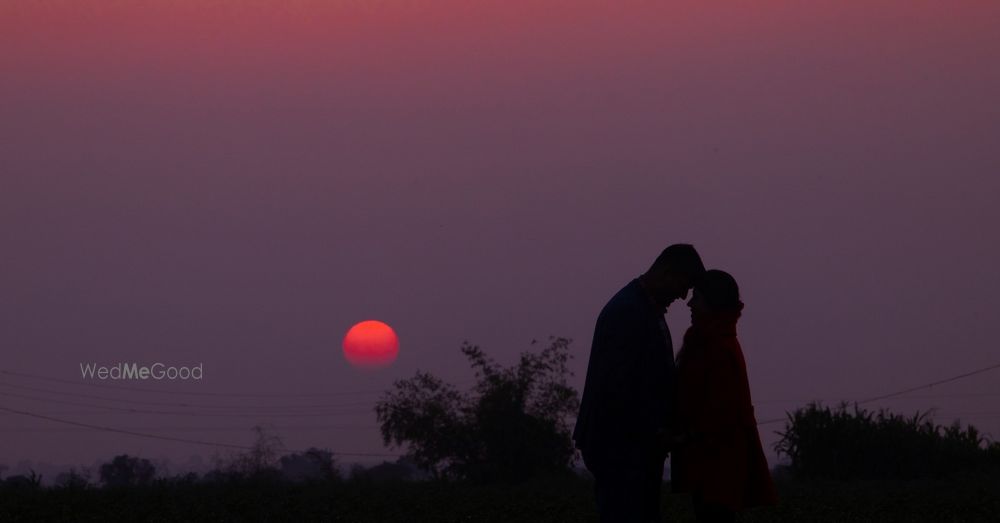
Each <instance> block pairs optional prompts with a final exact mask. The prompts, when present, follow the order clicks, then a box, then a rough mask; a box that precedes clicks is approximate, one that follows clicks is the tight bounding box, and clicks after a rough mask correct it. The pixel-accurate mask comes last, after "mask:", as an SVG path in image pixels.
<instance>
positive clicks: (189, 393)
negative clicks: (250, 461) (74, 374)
mask: <svg viewBox="0 0 1000 523" xmlns="http://www.w3.org/2000/svg"><path fill="white" fill-rule="evenodd" d="M0 374H4V375H7V376H18V377H21V378H30V379H36V380H45V381H51V382H55V383H65V384H69V385H76V386H80V385H83V386H85V387H94V388H100V389H117V390H127V391H133V392H149V393H155V394H172V395H173V394H177V395H184V396H213V397H232V398H305V397H323V396H351V395H361V394H379V393H382V392H385V389H367V390H354V391H341V392H313V393H271V394H260V393H257V394H254V393H238V392H207V391H185V390H157V389H147V388H143V387H130V386H126V385H111V384H108V383H86V382H80V381H73V380H65V379H60V378H50V377H48V376H39V375H37V374H28V373H26V372H14V371H10V370H0Z"/></svg>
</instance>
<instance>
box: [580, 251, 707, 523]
mask: <svg viewBox="0 0 1000 523" xmlns="http://www.w3.org/2000/svg"><path fill="white" fill-rule="evenodd" d="M704 272H705V266H704V265H703V264H702V262H701V257H699V256H698V253H697V251H695V249H694V247H692V246H691V245H687V244H676V245H671V246H669V247H667V248H666V249H664V250H663V252H662V253H661V254H660V255H659V256H658V257H657V258H656V261H654V262H653V266H652V267H650V268H649V270H648V271H646V273H645V274H643V275H641V276H639V277H638V278H636V279H634V280H632V281H631V282H629V284H628V285H626V286H625V287H624V288H622V289H621V290H620V291H618V293H617V294H615V295H614V297H612V298H611V300H610V301H609V302H608V303H607V305H605V306H604V309H602V310H601V314H600V315H599V316H598V317H597V326H596V327H595V329H594V341H593V344H592V346H591V348H590V361H589V363H588V365H587V380H586V383H585V385H584V387H583V398H582V399H581V401H580V414H579V416H578V417H577V421H576V427H575V428H574V430H573V439H574V440H575V441H576V447H577V448H578V449H580V453H581V454H582V456H583V462H584V464H585V465H586V467H587V470H589V471H590V472H591V473H592V474H593V475H594V481H595V493H596V496H597V507H598V511H599V512H600V515H601V522H602V523H608V522H615V523H631V522H642V523H646V522H649V521H658V520H659V519H660V489H661V482H662V478H663V462H664V460H665V459H666V457H667V452H668V451H669V446H668V441H669V440H670V430H671V427H672V426H673V421H674V412H675V380H674V351H673V343H672V341H671V339H670V331H669V330H668V329H667V323H666V321H665V320H664V318H663V315H664V314H665V313H666V308H667V306H668V305H670V303H671V302H673V301H674V300H677V299H681V300H684V299H686V298H687V293H688V290H689V289H690V288H691V287H692V285H693V284H694V280H695V279H696V278H698V277H699V276H700V275H701V274H702V273H704Z"/></svg>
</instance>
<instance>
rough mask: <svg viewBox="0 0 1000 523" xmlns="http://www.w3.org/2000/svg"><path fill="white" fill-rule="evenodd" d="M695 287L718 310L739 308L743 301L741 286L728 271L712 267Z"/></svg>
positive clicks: (699, 279)
mask: <svg viewBox="0 0 1000 523" xmlns="http://www.w3.org/2000/svg"><path fill="white" fill-rule="evenodd" d="M694 289H695V290H696V291H698V293H699V294H701V296H702V297H703V298H704V299H705V301H706V302H708V305H709V306H710V307H711V308H713V309H716V310H720V311H726V310H734V309H736V310H738V309H741V308H742V306H743V303H742V302H741V301H740V288H739V286H737V285H736V280H735V279H734V278H733V277H732V276H731V275H730V274H729V273H728V272H726V271H720V270H718V269H712V270H710V271H705V272H704V273H703V274H702V275H701V277H700V278H698V281H696V282H695V284H694Z"/></svg>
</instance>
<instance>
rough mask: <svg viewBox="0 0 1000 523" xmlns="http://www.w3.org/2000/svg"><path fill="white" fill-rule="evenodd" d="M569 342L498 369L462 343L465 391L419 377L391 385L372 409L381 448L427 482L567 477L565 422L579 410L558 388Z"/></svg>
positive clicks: (570, 392)
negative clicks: (471, 378) (402, 456)
mask: <svg viewBox="0 0 1000 523" xmlns="http://www.w3.org/2000/svg"><path fill="white" fill-rule="evenodd" d="M534 343H535V342H532V344H533V345H534ZM569 344H570V340H569V339H566V338H550V344H549V345H548V346H547V347H545V348H544V349H543V350H541V351H540V352H537V353H534V352H524V353H522V354H521V356H520V358H519V360H518V362H517V363H516V364H515V365H513V366H511V367H502V366H500V365H498V364H497V363H496V362H495V361H493V360H492V359H490V358H489V357H487V356H486V354H485V353H484V352H483V351H482V350H481V349H480V348H479V347H478V346H475V345H471V344H469V343H468V342H466V343H464V344H463V345H462V347H461V351H462V353H463V354H465V356H466V358H467V359H468V360H469V364H470V366H471V367H472V369H473V371H474V372H475V375H476V385H475V387H474V388H473V390H472V391H471V392H469V393H466V394H463V393H460V392H459V391H458V390H457V389H456V388H455V387H453V386H452V385H450V384H448V383H446V382H444V381H442V380H441V379H439V378H437V377H435V376H433V375H431V374H429V373H426V372H417V374H416V375H415V376H414V377H413V378H410V379H406V380H400V381H397V382H396V383H395V385H394V389H393V390H390V391H388V392H387V393H386V394H385V395H384V396H383V398H382V399H381V400H380V401H379V402H378V403H377V405H376V407H375V412H376V414H377V416H378V421H379V423H380V424H381V427H380V428H381V432H382V438H383V440H384V442H385V443H386V444H392V445H394V446H404V445H405V446H407V447H408V449H409V457H410V458H412V459H413V461H414V463H416V464H417V466H419V467H420V468H422V469H424V470H426V471H427V472H429V473H430V474H431V475H432V477H435V478H464V479H470V480H473V481H477V482H516V481H520V480H524V479H527V478H529V477H533V476H537V475H540V474H545V473H553V472H564V471H567V470H568V469H569V466H570V464H571V462H572V460H573V457H574V454H575V451H574V449H573V443H572V440H571V436H570V428H569V425H568V419H569V418H570V417H571V416H573V415H574V414H575V413H576V410H577V407H578V405H579V399H578V395H577V392H576V390H574V389H573V388H572V387H570V386H569V385H567V384H566V378H567V377H568V376H570V375H571V373H570V372H569V370H568V368H567V366H566V363H567V361H568V360H569V357H570V356H569Z"/></svg>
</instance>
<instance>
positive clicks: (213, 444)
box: [0, 406, 402, 458]
mask: <svg viewBox="0 0 1000 523" xmlns="http://www.w3.org/2000/svg"><path fill="white" fill-rule="evenodd" d="M0 410H3V411H6V412H10V413H13V414H20V415H22V416H28V417H31V418H37V419H44V420H48V421H52V422H55V423H62V424H64V425H73V426H76V427H84V428H88V429H93V430H99V431H104V432H113V433H116V434H125V435H128V436H135V437H139V438H148V439H158V440H162V441H174V442H179V443H191V444H195V445H207V446H211V447H225V448H231V449H240V450H253V447H248V446H246V445H236V444H232V443H220V442H216V441H205V440H199V439H189V438H175V437H173V436H162V435H159V434H149V433H146V432H136V431H132V430H124V429H118V428H114V427H105V426H101V425H91V424H89V423H80V422H77V421H71V420H66V419H61V418H54V417H52V416H44V415H41V414H35V413H33V412H28V411H23V410H17V409H12V408H9V407H4V406H0ZM292 452H305V451H301V450H300V451H292ZM331 452H332V451H331ZM333 454H334V455H338V456H358V457H391V458H398V457H401V456H402V455H401V454H384V453H366V452H333Z"/></svg>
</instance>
